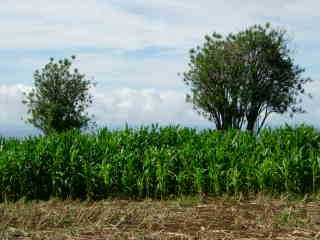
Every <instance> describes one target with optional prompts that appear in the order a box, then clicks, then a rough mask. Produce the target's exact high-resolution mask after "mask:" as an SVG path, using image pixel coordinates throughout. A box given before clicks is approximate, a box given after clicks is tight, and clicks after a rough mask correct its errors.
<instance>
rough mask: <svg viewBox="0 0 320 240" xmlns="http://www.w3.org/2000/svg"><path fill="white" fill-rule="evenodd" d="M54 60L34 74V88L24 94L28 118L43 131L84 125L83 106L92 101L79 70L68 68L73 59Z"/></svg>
mask: <svg viewBox="0 0 320 240" xmlns="http://www.w3.org/2000/svg"><path fill="white" fill-rule="evenodd" d="M74 59H75V57H74V56H73V57H72V59H71V60H69V59H63V60H59V61H58V62H55V61H54V59H53V58H51V59H50V62H49V63H48V64H46V65H45V66H44V68H42V69H41V70H36V71H35V73H34V85H35V86H34V88H33V89H32V90H31V91H30V92H28V93H25V96H26V98H25V100H24V101H23V103H24V104H26V106H27V107H28V113H29V114H31V116H30V118H29V119H28V120H27V122H28V123H31V124H32V125H34V126H35V127H37V128H39V129H40V130H42V131H43V132H44V133H45V134H50V133H53V132H58V133H61V132H64V131H67V130H70V129H74V128H75V129H80V128H83V127H86V126H87V125H88V122H89V120H90V119H89V117H88V114H87V113H85V110H86V108H87V107H88V106H89V105H90V104H91V103H92V96H91V95H90V94H89V93H88V91H89V89H90V87H91V85H92V84H91V82H90V81H89V80H87V79H86V77H85V75H83V74H80V73H79V72H78V69H76V68H75V69H73V70H72V69H71V67H72V60H74Z"/></svg>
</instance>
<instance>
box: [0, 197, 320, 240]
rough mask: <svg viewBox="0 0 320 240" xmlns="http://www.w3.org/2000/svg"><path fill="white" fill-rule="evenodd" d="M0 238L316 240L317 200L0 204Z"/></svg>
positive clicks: (318, 224)
mask: <svg viewBox="0 0 320 240" xmlns="http://www.w3.org/2000/svg"><path fill="white" fill-rule="evenodd" d="M0 239H3V240H5V239H28V240H31V239H32V240H38V239H57V240H67V239H76V240H85V239H92V240H93V239H94V240H100V239H101V240H102V239H132V240H133V239H146V240H157V239H225V240H227V239H242V240H245V239H246V240H249V239H250V240H254V239H320V202H317V201H316V200H308V199H307V198H305V199H303V200H300V201H293V200H288V199H287V198H284V199H281V198H279V199H275V198H268V197H261V196H257V197H255V198H253V199H246V200H239V199H238V200H237V199H235V198H228V197H223V198H208V199H202V200H199V198H184V199H179V200H167V201H153V200H144V201H131V200H130V201H129V200H109V201H107V200H105V201H99V202H79V201H60V200H50V201H48V202H22V201H20V202H17V203H2V204H0Z"/></svg>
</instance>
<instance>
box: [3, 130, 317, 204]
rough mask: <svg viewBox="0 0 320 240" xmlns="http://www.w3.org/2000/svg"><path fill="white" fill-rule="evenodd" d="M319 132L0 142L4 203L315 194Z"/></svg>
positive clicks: (107, 134)
mask: <svg viewBox="0 0 320 240" xmlns="http://www.w3.org/2000/svg"><path fill="white" fill-rule="evenodd" d="M319 153H320V132H318V131H317V130H315V129H314V128H312V127H308V126H299V127H296V128H292V127H289V126H285V127H282V128H278V129H273V130H271V129H265V130H263V131H262V132H261V133H260V134H259V136H255V135H252V134H250V133H248V132H239V131H236V130H230V131H227V132H219V131H214V130H203V131H197V130H195V129H191V128H182V127H179V126H169V127H159V126H156V125H154V126H150V127H141V128H138V129H132V128H125V129H123V130H112V131H111V130H108V129H101V130H100V131H99V132H97V133H81V132H79V131H71V132H68V133H65V134H61V135H50V136H40V137H28V138H25V139H20V140H19V139H12V138H11V139H5V138H1V139H0V193H1V196H0V200H1V201H5V200H17V199H20V198H26V199H48V198H50V197H58V198H62V199H64V198H80V199H85V198H90V199H101V198H108V197H129V198H145V197H150V198H170V197H175V196H179V195H193V194H198V193H208V194H209V195H222V194H239V193H243V194H247V193H256V192H268V193H274V194H278V193H287V192H292V193H297V194H304V193H317V192H319V190H320V158H319Z"/></svg>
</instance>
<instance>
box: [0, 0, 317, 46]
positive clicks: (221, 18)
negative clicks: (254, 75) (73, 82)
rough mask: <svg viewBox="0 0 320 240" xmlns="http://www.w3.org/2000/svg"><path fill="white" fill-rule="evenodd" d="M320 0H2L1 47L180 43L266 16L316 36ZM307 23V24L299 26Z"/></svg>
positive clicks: (0, 11) (255, 21)
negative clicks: (293, 20)
mask: <svg viewBox="0 0 320 240" xmlns="http://www.w3.org/2000/svg"><path fill="white" fill-rule="evenodd" d="M319 5H320V4H319V3H318V1H315V0H309V1H289V0H282V1H259V2H257V1H253V0H247V1H236V0H232V1H209V0H199V1H191V0H189V1H186V0H184V1H181V0H170V1H169V0H162V1H159V0H148V1H147V0H136V1H132V0H130V1H128V0H123V1H121V2H120V3H119V1H91V0H82V1H76V0H70V1H63V0H56V1H50V0H29V1H21V0H2V2H1V8H0V15H1V16H2V20H1V22H0V29H1V30H0V32H1V39H0V48H5V47H6V48H66V46H68V47H77V46H78V47H79V46H92V47H108V48H121V49H139V48H144V47H147V46H154V45H156V46H167V47H178V48H180V47H185V46H190V44H191V45H192V44H194V43H196V42H198V41H199V39H201V38H202V36H203V35H204V34H206V33H210V32H212V31H213V30H217V31H220V32H225V33H226V32H229V31H234V30H240V29H242V28H243V27H244V26H248V25H250V24H254V23H259V22H263V21H265V20H266V19H264V18H263V17H273V18H278V19H279V21H277V22H278V23H279V24H280V25H281V24H282V25H286V26H287V25H289V26H290V24H287V23H286V22H287V20H292V19H293V18H294V19H295V24H296V26H291V28H293V29H297V28H298V33H297V35H298V36H303V35H304V33H306V32H308V36H312V35H317V34H318V33H317V31H315V30H317V28H316V27H317V26H315V25H313V22H312V21H311V17H319V14H318V11H317V9H318V7H319ZM307 23H309V24H308V25H309V26H310V28H309V29H308V28H307V29H306V28H300V29H299V26H304V25H305V24H307ZM311 23H312V24H311ZM311 30H314V32H310V31H311Z"/></svg>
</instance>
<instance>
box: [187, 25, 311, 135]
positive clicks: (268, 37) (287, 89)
mask: <svg viewBox="0 0 320 240" xmlns="http://www.w3.org/2000/svg"><path fill="white" fill-rule="evenodd" d="M189 68H190V69H189V70H188V71H187V72H185V73H184V82H185V83H186V84H187V85H188V86H190V87H191V94H188V95H187V101H189V102H191V103H193V105H194V108H195V109H196V110H197V111H198V113H200V114H202V115H204V116H205V117H206V118H208V119H209V120H211V121H214V123H215V125H216V128H217V129H220V130H225V129H228V128H237V129H242V128H243V127H245V128H246V129H247V130H249V131H254V130H255V129H258V131H259V130H260V129H261V128H262V126H263V125H264V123H265V121H266V119H267V117H268V116H269V115H270V114H271V113H281V114H282V113H285V112H288V111H290V112H291V114H292V113H295V112H303V110H302V108H301V106H299V103H301V98H298V97H299V95H300V94H303V93H304V91H305V90H304V88H303V87H304V84H305V83H307V82H309V81H311V80H310V79H308V78H302V77H301V75H302V73H303V72H304V69H303V68H301V67H300V66H298V65H295V64H294V60H293V58H292V57H291V50H290V49H289V47H288V40H287V37H286V31H284V30H278V29H273V28H271V27H270V24H266V25H265V26H260V25H255V26H253V27H250V28H248V29H247V30H245V31H242V32H239V33H237V34H229V35H228V36H227V37H225V38H224V37H222V36H221V35H220V34H217V33H214V34H213V35H212V36H206V37H205V43H204V45H203V46H202V47H199V46H198V47H197V48H196V49H191V51H190V63H189ZM259 119H261V121H259Z"/></svg>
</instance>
